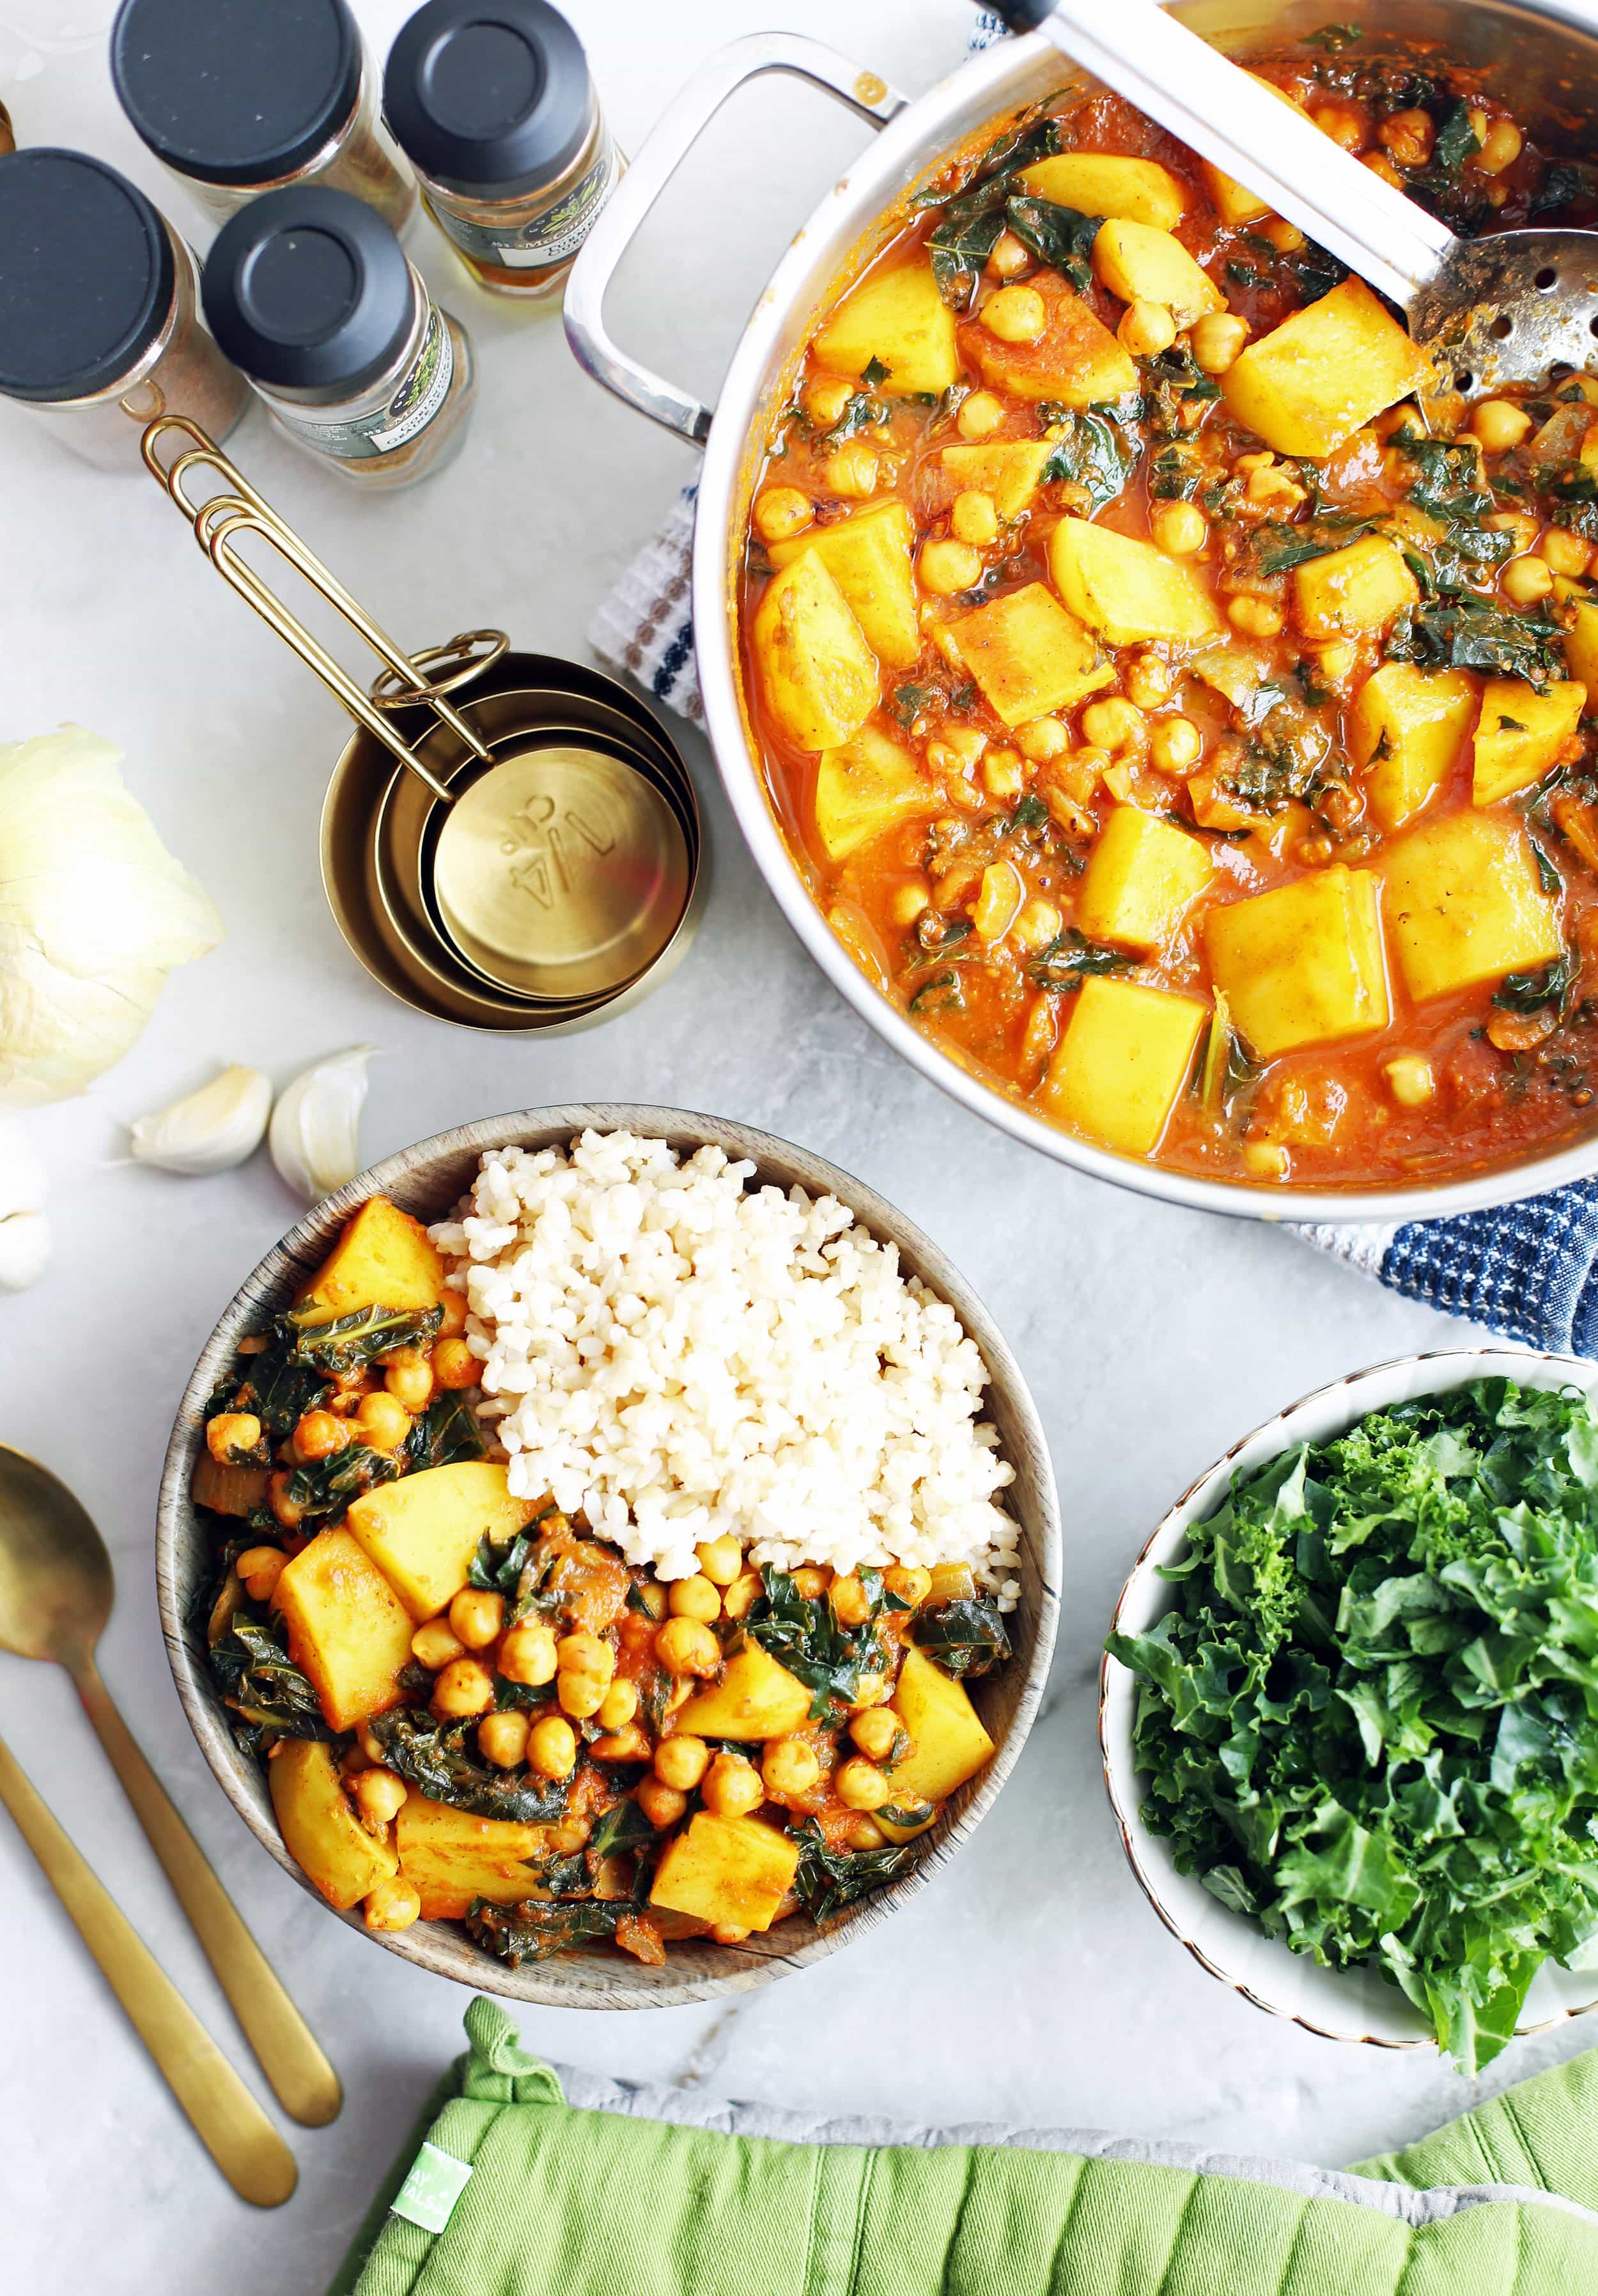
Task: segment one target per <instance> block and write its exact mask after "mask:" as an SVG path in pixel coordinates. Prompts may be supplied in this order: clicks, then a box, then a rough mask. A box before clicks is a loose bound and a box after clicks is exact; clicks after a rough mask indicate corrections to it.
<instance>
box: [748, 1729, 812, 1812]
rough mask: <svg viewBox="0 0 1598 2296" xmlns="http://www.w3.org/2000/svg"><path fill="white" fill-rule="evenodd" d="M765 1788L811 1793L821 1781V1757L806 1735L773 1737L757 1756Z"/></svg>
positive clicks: (783, 1792) (781, 1793) (773, 1791)
mask: <svg viewBox="0 0 1598 2296" xmlns="http://www.w3.org/2000/svg"><path fill="white" fill-rule="evenodd" d="M760 1775H761V1777H762V1778H763V1779H764V1781H765V1784H766V1792H767V1793H768V1794H773V1795H774V1796H776V1797H777V1798H778V1799H779V1800H781V1799H782V1798H783V1796H785V1795H793V1796H796V1797H797V1796H799V1795H802V1794H807V1793H813V1792H815V1788H816V1786H817V1785H818V1784H820V1783H821V1760H820V1757H819V1756H818V1755H817V1753H816V1751H815V1747H814V1746H813V1745H811V1743H809V1741H808V1739H807V1738H773V1739H772V1740H771V1741H770V1743H768V1744H767V1746H766V1751H765V1753H764V1754H763V1755H762V1756H761V1758H760Z"/></svg>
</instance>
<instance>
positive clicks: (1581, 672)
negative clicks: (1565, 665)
mask: <svg viewBox="0 0 1598 2296" xmlns="http://www.w3.org/2000/svg"><path fill="white" fill-rule="evenodd" d="M1557 593H1558V586H1557V584H1556V585H1555V594H1556V595H1557ZM1572 595H1574V596H1575V610H1574V611H1573V613H1572V615H1571V619H1570V627H1569V629H1568V630H1567V631H1566V633H1565V660H1567V661H1568V662H1569V665H1570V673H1571V675H1572V676H1574V677H1578V678H1579V679H1580V681H1581V683H1582V685H1585V686H1586V690H1587V692H1588V693H1598V604H1595V603H1593V602H1592V601H1591V600H1589V599H1584V598H1582V597H1581V596H1580V595H1579V594H1577V593H1575V591H1574V586H1572Z"/></svg>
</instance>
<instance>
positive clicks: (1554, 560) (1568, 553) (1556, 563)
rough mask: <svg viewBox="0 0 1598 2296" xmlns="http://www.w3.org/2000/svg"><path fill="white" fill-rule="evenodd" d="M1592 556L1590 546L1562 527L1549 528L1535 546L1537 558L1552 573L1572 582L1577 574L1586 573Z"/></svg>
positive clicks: (1578, 536)
mask: <svg viewBox="0 0 1598 2296" xmlns="http://www.w3.org/2000/svg"><path fill="white" fill-rule="evenodd" d="M1592 555H1593V552H1592V546H1591V545H1590V544H1588V543H1586V542H1584V541H1583V540H1582V538H1581V537H1580V535H1578V534H1571V533H1570V532H1569V529H1567V528H1565V527H1562V526H1551V527H1550V528H1549V529H1548V531H1547V533H1546V534H1545V536H1544V537H1543V538H1542V540H1541V542H1539V543H1538V545H1537V556H1538V557H1539V558H1541V559H1544V560H1545V561H1546V562H1547V564H1548V565H1549V566H1550V567H1551V568H1552V569H1553V571H1554V573H1556V574H1562V575H1564V576H1565V578H1566V579H1567V580H1569V581H1574V580H1575V579H1576V578H1577V576H1578V574H1585V573H1586V570H1587V563H1588V561H1589V560H1590V559H1591V557H1592Z"/></svg>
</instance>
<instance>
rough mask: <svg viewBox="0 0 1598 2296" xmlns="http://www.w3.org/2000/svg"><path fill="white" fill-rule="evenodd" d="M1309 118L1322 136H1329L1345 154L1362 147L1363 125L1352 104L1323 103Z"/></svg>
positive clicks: (1363, 138) (1363, 139) (1363, 137)
mask: <svg viewBox="0 0 1598 2296" xmlns="http://www.w3.org/2000/svg"><path fill="white" fill-rule="evenodd" d="M1309 116H1310V118H1311V119H1313V120H1314V121H1315V126H1316V127H1318V128H1319V129H1320V131H1321V133H1322V135H1329V136H1330V137H1331V138H1332V142H1333V143H1340V144H1341V145H1342V147H1343V149H1344V151H1345V152H1357V151H1359V150H1360V149H1361V147H1362V146H1363V144H1364V141H1365V124H1364V120H1363V119H1361V118H1360V115H1359V113H1358V112H1357V111H1355V109H1354V107H1353V105H1352V104H1348V103H1323V104H1322V105H1321V107H1320V109H1319V111H1312V112H1311V113H1310V115H1309Z"/></svg>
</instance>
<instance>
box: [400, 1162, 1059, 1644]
mask: <svg viewBox="0 0 1598 2296" xmlns="http://www.w3.org/2000/svg"><path fill="white" fill-rule="evenodd" d="M753 1171H754V1167H753V1165H751V1164H734V1163H732V1162H730V1161H729V1160H728V1159H727V1157H726V1156H725V1153H724V1152H723V1151H722V1150H721V1149H719V1148H701V1149H700V1150H699V1151H698V1152H697V1153H696V1154H694V1155H693V1156H691V1157H690V1158H689V1159H688V1160H687V1161H686V1162H685V1163H679V1162H678V1160H677V1157H676V1152H675V1151H674V1150H672V1149H671V1148H669V1147H668V1146H667V1144H666V1143H665V1142H664V1141H662V1140H643V1139H639V1138H637V1137H635V1136H634V1135H632V1134H631V1133H626V1132H613V1133H604V1134H602V1133H596V1132H586V1133H584V1135H583V1136H582V1138H581V1139H580V1140H578V1141H576V1142H574V1144H573V1145H572V1149H571V1152H570V1156H568V1155H566V1154H565V1153H563V1152H561V1150H559V1149H554V1148H545V1149H540V1150H538V1151H537V1152H528V1151H526V1150H523V1149H520V1148H507V1149H499V1150H494V1151H492V1152H489V1153H488V1155H486V1156H484V1158H483V1160H482V1166H481V1169H480V1171H479V1175H478V1177H477V1179H476V1181H475V1183H474V1184H473V1186H472V1189H471V1196H470V1198H469V1199H468V1201H467V1203H466V1205H465V1206H464V1207H463V1217H461V1218H458V1219H455V1220H446V1221H444V1222H443V1223H441V1225H439V1226H437V1227H435V1228H434V1229H433V1230H432V1237H433V1241H434V1242H435V1243H436V1244H437V1245H438V1247H439V1249H440V1251H443V1252H444V1253H445V1254H446V1255H447V1258H449V1259H452V1260H454V1261H455V1263H456V1265H455V1267H454V1269H453V1271H452V1275H451V1281H452V1282H453V1283H455V1284H456V1285H457V1286H459V1287H461V1288H463V1289H464V1291H465V1293H466V1298H467V1304H468V1308H469V1310H470V1313H469V1316H468V1320H467V1324H466V1337H467V1339H468V1341H469V1342H470V1344H471V1347H472V1349H473V1350H474V1351H475V1352H476V1354H477V1355H479V1357H481V1358H482V1364H483V1372H482V1388H483V1392H484V1395H485V1397H486V1398H487V1401H486V1403H485V1406H484V1414H485V1416H486V1417H489V1418H492V1419H493V1420H495V1421H496V1432H497V1434H498V1437H499V1439H500V1440H501V1441H502V1442H503V1444H504V1449H505V1452H506V1454H507V1456H508V1457H509V1460H510V1480H511V1488H512V1490H513V1491H514V1492H516V1493H517V1494H518V1495H519V1496H520V1497H526V1498H541V1497H544V1496H545V1493H549V1494H551V1495H553V1498H554V1500H555V1503H556V1505H558V1506H560V1507H561V1509H562V1510H563V1511H564V1512H566V1513H575V1512H576V1511H578V1509H581V1511H582V1512H583V1513H585V1514H586V1517H587V1519H588V1521H589V1523H590V1524H591V1525H592V1527H593V1529H594V1530H595V1531H597V1532H599V1533H601V1534H602V1536H603V1537H604V1538H609V1539H611V1540H613V1541H614V1543H615V1545H616V1546H619V1548H620V1549H621V1551H622V1553H623V1554H625V1555H626V1556H627V1560H628V1561H629V1562H633V1563H636V1564H640V1565H648V1566H650V1567H651V1568H652V1569H653V1570H654V1571H655V1572H656V1574H657V1575H658V1576H659V1577H660V1578H661V1579H681V1578H685V1577H687V1576H689V1575H690V1574H691V1573H692V1572H693V1571H695V1570H697V1569H698V1568H699V1565H698V1563H697V1562H696V1560H695V1557H694V1552H693V1550H694V1548H695V1546H698V1545H699V1544H700V1543H701V1541H703V1540H705V1539H709V1538H717V1537H718V1536H719V1535H720V1534H721V1533H722V1532H724V1531H730V1532H732V1533H733V1535H734V1536H735V1537H737V1538H739V1539H740V1540H741V1541H742V1543H743V1544H744V1546H746V1547H747V1548H748V1550H749V1553H750V1559H751V1560H752V1561H753V1562H772V1563H774V1564H776V1565H778V1566H779V1567H780V1568H783V1569H785V1570H791V1569H792V1568H794V1567H795V1566H796V1565H797V1564H799V1563H800V1562H812V1563H828V1564H831V1565H832V1568H833V1569H834V1570H840V1571H844V1570H855V1569H856V1568H858V1567H859V1566H860V1565H861V1564H862V1563H874V1564H877V1565H879V1566H881V1565H883V1564H886V1563H889V1562H905V1563H924V1564H931V1563H937V1562H966V1563H969V1564H970V1565H971V1569H972V1570H973V1572H974V1574H975V1576H976V1578H977V1580H978V1582H979V1584H980V1585H981V1586H983V1587H986V1588H987V1590H988V1591H990V1592H991V1593H994V1594H996V1595H997V1596H998V1597H999V1600H1000V1604H1001V1607H1002V1608H1004V1609H1006V1610H1008V1609H1012V1608H1013V1606H1014V1602H1015V1597H1016V1595H1018V1593H1019V1592H1020V1587H1019V1584H1018V1581H1017V1579H1016V1577H1015V1573H1016V1570H1017V1569H1018V1553H1017V1537H1018V1534H1017V1529H1016V1525H1015V1523H1014V1521H1012V1518H1011V1517H1010V1516H1009V1515H1007V1514H1006V1513H1004V1509H1003V1508H1002V1507H1000V1506H997V1505H996V1504H995V1496H996V1493H997V1492H999V1491H1001V1490H1003V1489H1004V1487H1005V1486H1006V1485H1007V1484H1008V1483H1009V1482H1011V1481H1012V1480H1013V1470H1012V1468H1011V1467H1010V1466H1009V1465H1008V1464H1006V1462H1005V1461H1004V1460H1003V1459H1001V1458H1000V1457H999V1456H998V1452H997V1448H996V1446H997V1441H998V1438H997V1436H996V1432H995V1431H994V1429H993V1428H992V1427H989V1426H987V1425H984V1424H982V1423H979V1421H978V1418H977V1413H978V1411H979V1407H980V1401H981V1394H982V1390H983V1387H984V1385H985V1384H986V1380H987V1374H986V1373H985V1371H984V1369H983V1365H982V1359H981V1357H980V1356H979V1353H978V1351H977V1349H976V1346H975V1344H974V1342H973V1341H971V1340H970V1339H968V1338H967V1337H966V1334H965V1333H964V1331H963V1329H962V1327H961V1324H960V1322H959V1320H958V1318H957V1317H956V1316H955V1312H954V1310H953V1308H950V1307H948V1306H947V1303H946V1302H945V1301H943V1300H938V1299H935V1298H934V1297H933V1295H932V1294H931V1293H930V1292H929V1291H927V1289H926V1288H925V1286H924V1285H923V1284H922V1283H920V1282H919V1281H917V1280H915V1279H914V1278H909V1279H906V1277H905V1276H903V1275H900V1273H899V1267H898V1253H897V1249H896V1248H895V1247H894V1246H893V1245H892V1244H881V1243H878V1242H876V1241H875V1240H874V1238H873V1237H872V1236H870V1235H868V1234H866V1232H865V1229H864V1228H860V1227H857V1226H856V1225H855V1218H854V1215H853V1213H852V1212H850V1211H849V1210H848V1209H847V1207H846V1206H844V1205H843V1204H840V1203H839V1202H837V1201H835V1200H834V1199H833V1198H832V1197H830V1196H823V1197H821V1198H820V1199H818V1200H815V1201H813V1200H812V1199H811V1198H810V1197H809V1196H807V1195H806V1194H805V1193H804V1192H803V1191H802V1190H801V1189H799V1188H794V1189H793V1190H791V1192H790V1193H788V1194H787V1195H784V1194H783V1192H782V1190H781V1189H779V1188H775V1187H763V1188H756V1189H750V1188H749V1187H747V1186H746V1185H745V1183H746V1182H747V1181H748V1180H749V1179H750V1177H752V1174H753Z"/></svg>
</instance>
